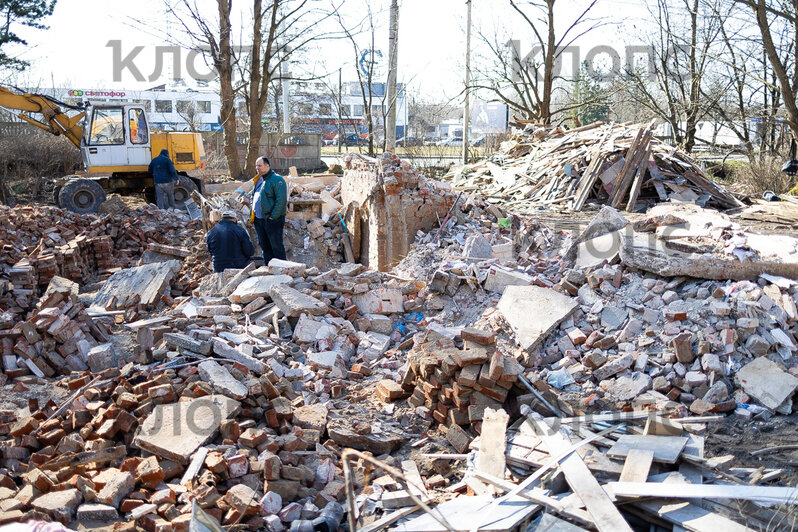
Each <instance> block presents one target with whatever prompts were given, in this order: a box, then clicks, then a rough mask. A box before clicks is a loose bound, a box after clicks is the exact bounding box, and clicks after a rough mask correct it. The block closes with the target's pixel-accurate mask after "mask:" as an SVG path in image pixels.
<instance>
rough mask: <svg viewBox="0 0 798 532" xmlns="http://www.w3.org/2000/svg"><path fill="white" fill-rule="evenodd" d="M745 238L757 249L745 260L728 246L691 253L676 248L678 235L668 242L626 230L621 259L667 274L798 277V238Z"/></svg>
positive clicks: (720, 277)
mask: <svg viewBox="0 0 798 532" xmlns="http://www.w3.org/2000/svg"><path fill="white" fill-rule="evenodd" d="M742 238H743V239H742V240H741V242H744V243H745V245H747V247H748V248H750V249H751V250H752V251H753V252H756V253H755V254H754V255H753V256H750V257H748V258H747V259H746V260H744V261H741V260H740V259H738V258H737V257H736V256H735V255H734V254H732V253H727V252H725V250H724V251H718V252H701V253H690V252H686V251H680V250H678V249H675V248H674V246H675V245H676V244H675V243H674V241H675V240H674V239H671V240H669V241H668V243H667V244H666V242H665V241H663V240H661V239H659V238H657V237H655V236H653V235H651V234H643V233H632V234H624V238H623V244H622V245H621V261H622V262H623V263H624V264H625V265H627V266H629V267H631V268H637V269H639V270H643V271H647V272H651V273H655V274H657V275H660V276H663V277H679V276H688V277H695V278H698V279H732V280H742V279H755V278H757V277H759V276H760V275H762V274H770V275H777V276H781V277H787V278H790V279H795V278H798V239H796V238H794V237H790V236H785V235H755V234H751V233H744V237H742Z"/></svg>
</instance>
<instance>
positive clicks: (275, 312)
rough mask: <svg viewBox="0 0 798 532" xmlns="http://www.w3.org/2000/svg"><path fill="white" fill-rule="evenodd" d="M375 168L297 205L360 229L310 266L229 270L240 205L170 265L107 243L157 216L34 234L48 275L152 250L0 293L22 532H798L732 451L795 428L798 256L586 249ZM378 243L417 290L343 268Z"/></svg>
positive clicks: (295, 251)
mask: <svg viewBox="0 0 798 532" xmlns="http://www.w3.org/2000/svg"><path fill="white" fill-rule="evenodd" d="M610 131H615V132H616V133H617V128H613V129H610ZM588 132H589V131H588V130H582V134H587V133H588ZM641 138H642V137H641ZM575 149H577V148H575ZM663 160H664V159H663ZM349 162H350V164H349V167H348V168H347V173H345V175H344V182H343V183H342V182H340V181H338V180H337V178H335V180H333V179H330V180H329V181H330V182H329V183H326V184H323V185H322V186H321V188H320V189H319V191H317V192H313V191H312V189H313V188H315V187H316V185H302V186H303V187H305V189H304V190H303V191H300V192H299V195H298V196H295V197H297V198H298V199H302V198H304V199H315V197H307V195H308V194H317V193H318V194H321V193H323V192H325V191H327V192H329V193H330V195H331V197H332V198H333V199H334V200H335V201H338V200H337V199H336V198H335V196H336V194H335V193H333V192H331V191H336V189H340V190H342V191H343V190H348V191H347V192H346V194H343V193H342V198H343V196H344V195H346V196H347V199H349V194H350V193H352V194H355V195H358V194H359V195H360V197H361V198H362V201H356V200H351V201H347V202H339V203H340V205H339V206H338V207H337V208H336V209H334V210H330V211H329V212H327V213H326V214H327V215H326V216H325V213H324V212H322V213H321V216H319V211H318V210H313V212H312V214H308V215H307V218H302V219H300V218H298V217H296V216H295V217H294V219H293V222H291V223H296V224H297V227H295V228H293V229H291V231H296V232H297V234H298V235H299V236H298V237H297V238H298V239H296V240H293V241H292V244H293V245H292V246H291V249H290V251H289V256H290V257H291V258H292V259H294V260H287V261H283V260H277V259H275V260H272V261H270V262H269V264H267V265H263V266H260V265H256V264H250V265H249V266H247V267H246V268H244V269H241V270H226V271H225V272H222V273H213V272H211V271H210V270H209V268H208V259H207V257H206V252H205V246H204V243H203V238H204V233H203V232H202V231H199V230H198V229H199V226H200V225H201V224H203V223H204V224H206V225H207V224H209V223H212V221H213V219H214V217H215V216H216V210H217V209H218V208H219V207H221V206H222V205H223V204H227V205H228V206H234V207H236V208H237V209H238V210H239V212H241V213H242V214H245V213H246V212H247V208H246V206H244V205H242V204H241V203H239V202H238V199H239V198H238V196H237V194H238V193H237V192H234V191H227V192H223V193H222V194H221V195H217V196H209V197H202V196H197V200H198V201H197V204H198V205H199V207H200V210H201V214H199V215H198V221H197V222H188V217H187V216H186V215H183V214H168V215H164V216H166V218H165V219H166V220H173V221H174V223H175V224H177V225H179V226H180V228H179V229H175V230H174V231H175V232H174V233H170V234H169V235H170V238H169V240H168V241H164V240H161V239H159V240H157V241H152V242H147V245H140V246H135V245H133V244H131V243H130V242H133V241H134V239H132V237H131V236H130V235H136V233H134V232H129V231H128V230H120V231H119V232H118V233H117V234H116V236H112V235H110V234H108V233H107V232H108V231H109V230H111V231H112V230H113V229H112V228H113V227H114V224H117V223H118V222H116V221H115V220H117V219H120V220H124V221H123V222H121V223H122V225H123V226H124V224H125V223H127V221H130V227H131V228H137V227H138V228H140V227H141V226H142V225H144V224H145V223H146V222H147V220H148V217H150V218H152V219H155V218H157V217H158V216H159V214H156V213H152V214H151V213H149V210H148V209H145V210H142V211H139V212H138V214H135V213H134V214H119V213H117V214H112V215H106V216H108V217H105V218H104V217H102V216H101V217H91V216H90V217H85V219H84V218H77V219H76V221H75V222H74V223H75V224H76V225H75V228H76V229H72V231H73V234H71V235H70V234H69V233H68V232H66V233H65V232H64V231H65V230H63V229H62V230H59V231H46V232H45V233H46V234H47V236H46V238H45V235H44V234H42V235H39V236H38V237H37V235H36V232H35V230H32V231H31V232H30V235H31V237H30V238H28V240H26V244H25V246H26V248H25V249H22V250H19V249H16V245H15V244H12V245H11V247H12V248H14V249H5V250H4V251H3V252H4V253H7V254H8V255H7V256H9V257H11V256H13V257H14V258H13V259H11V262H13V263H15V264H16V263H17V262H18V261H19V260H28V259H27V258H33V257H35V258H36V260H38V258H39V257H40V254H39V251H38V250H36V249H35V248H36V247H37V246H38V245H39V243H40V242H44V243H43V244H42V245H41V248H42V249H45V248H52V247H53V246H54V245H56V244H59V241H58V239H55V238H54V236H55V235H56V234H58V235H59V238H61V239H63V240H64V242H68V241H70V240H73V239H75V238H78V237H79V235H81V234H86V235H90V236H88V237H87V238H103V237H107V238H110V240H111V241H110V245H111V246H112V248H110V249H112V250H113V251H112V253H115V252H116V250H118V249H119V250H121V249H130V250H134V251H131V252H130V256H129V260H128V259H125V260H126V261H128V263H127V264H126V266H125V267H120V265H119V263H116V264H115V266H114V268H118V270H117V271H102V272H99V271H97V270H96V269H90V270H89V272H90V275H92V276H95V277H90V278H88V279H86V280H82V279H81V280H79V281H76V282H73V281H70V280H69V279H67V278H65V277H66V276H65V275H63V270H62V269H57V270H56V271H55V272H54V273H53V275H51V276H50V277H49V278H48V281H47V283H44V282H43V281H42V279H43V278H44V277H45V276H46V275H49V270H44V271H45V273H44V274H43V273H42V270H38V271H37V273H36V277H33V276H31V277H30V278H28V277H24V278H23V277H22V276H20V274H16V275H11V276H10V278H8V279H6V278H0V312H2V313H0V342H2V343H1V344H0V345H1V347H2V364H3V366H2V367H3V371H4V373H3V377H1V378H6V379H8V383H7V384H5V385H4V386H3V393H4V394H5V395H7V396H8V397H11V398H12V400H13V402H4V403H3V406H2V407H0V525H2V524H5V523H9V522H16V521H24V520H27V519H42V520H48V521H51V520H54V521H60V522H62V523H65V524H67V525H68V526H70V527H72V528H73V529H77V528H78V527H85V526H87V524H88V523H89V522H90V521H96V520H99V521H103V522H105V523H106V524H107V523H113V529H114V530H116V531H133V530H136V529H137V528H138V529H144V530H157V531H180V530H188V529H189V526H191V525H192V523H193V526H196V525H197V524H198V523H200V522H202V521H203V520H204V521H205V522H210V523H213V524H220V525H223V526H225V527H228V528H236V529H244V528H246V529H249V530H267V531H269V532H283V531H284V530H286V529H289V528H290V529H292V530H294V531H295V532H296V531H303V532H304V531H309V530H311V529H321V528H323V529H325V530H328V531H332V530H337V529H338V525H339V522H340V520H341V519H342V517H343V516H344V514H345V516H346V519H347V520H348V521H349V529H350V530H355V529H357V530H365V531H366V532H378V531H380V530H383V529H386V528H388V527H391V528H393V529H395V530H404V531H407V532H411V531H414V532H438V531H440V532H444V531H445V530H457V531H470V530H494V531H497V532H498V531H505V530H506V531H510V530H530V531H531V530H547V529H551V528H553V527H558V528H559V529H564V530H568V529H575V530H580V529H598V530H613V531H616V530H632V529H643V528H648V527H650V524H651V523H657V524H659V525H662V524H663V523H670V524H672V525H673V526H674V528H676V527H681V528H683V529H687V530H718V529H723V530H727V529H728V530H743V529H745V526H747V527H751V528H754V529H757V528H761V529H765V528H767V527H768V526H771V527H772V523H775V522H780V520H781V519H784V518H786V516H787V515H788V514H789V510H790V508H789V507H790V505H793V504H795V501H796V500H798V498H796V495H798V492H796V490H795V488H789V487H784V486H780V485H778V483H779V482H782V483H783V484H789V483H790V478H791V477H789V475H791V474H792V472H791V471H790V470H788V469H787V468H786V467H785V468H782V467H773V464H772V462H770V463H768V462H765V463H764V464H762V463H760V462H758V460H759V459H758V458H757V461H754V460H753V458H756V457H752V459H751V462H750V463H752V464H753V465H754V466H755V467H741V466H739V465H738V462H740V463H742V462H741V461H740V453H739V452H738V453H737V456H735V455H730V454H729V455H726V454H725V453H726V452H731V451H732V449H730V450H729V451H726V450H724V451H723V452H722V453H716V454H721V456H710V454H711V452H712V451H711V450H712V449H713V447H712V443H711V441H712V440H711V438H713V437H714V436H715V435H714V434H712V432H711V429H710V428H709V427H711V426H712V424H723V426H724V427H725V428H726V429H727V430H733V429H734V425H735V423H736V424H739V425H740V426H741V427H749V426H750V427H753V428H756V429H762V430H761V431H760V432H759V433H758V434H759V435H760V436H762V435H764V434H765V433H766V430H765V427H767V426H768V425H767V423H768V422H770V423H773V422H774V421H776V420H778V419H780V418H779V417H774V416H777V415H778V416H781V415H790V414H792V410H793V397H794V394H795V392H796V390H798V355H796V353H798V344H796V337H797V336H796V335H798V309H796V304H795V299H796V297H798V282H796V281H794V280H792V279H794V278H795V277H798V272H794V271H793V270H792V268H793V262H794V259H793V256H795V255H798V253H793V251H794V250H796V249H798V244H797V243H798V241H797V240H796V239H792V238H787V237H779V238H778V239H776V240H774V241H773V242H771V241H770V240H768V239H766V238H764V237H762V236H761V235H757V234H755V233H752V232H750V231H747V230H745V228H743V227H741V226H739V225H737V224H736V223H735V222H733V221H732V220H731V219H730V218H729V217H727V216H725V215H721V214H719V213H717V212H715V211H709V210H704V209H701V208H699V207H696V206H689V205H668V206H660V207H658V208H657V209H656V210H652V211H650V212H649V213H648V216H647V217H640V216H635V215H629V218H630V219H629V220H627V218H626V217H624V216H622V215H621V214H620V213H618V212H617V211H616V210H615V209H613V208H611V207H605V208H603V209H602V210H601V212H599V213H598V214H597V215H596V216H595V217H594V219H593V220H592V221H591V222H590V224H588V225H587V227H586V228H584V229H583V230H581V231H580V232H575V233H573V234H568V233H566V232H563V231H561V230H558V229H555V228H553V227H551V226H549V225H547V223H546V222H545V221H544V220H541V219H529V218H522V217H520V216H518V215H516V214H513V213H512V206H510V207H506V206H501V207H499V206H498V205H495V204H493V203H491V202H490V199H489V200H488V201H486V200H483V199H482V198H480V197H479V196H477V195H471V196H467V197H464V198H459V199H458V201H457V202H456V203H455V198H454V197H453V194H452V192H451V190H450V189H449V187H447V186H446V185H442V186H439V185H438V184H436V183H433V182H427V181H419V182H418V183H416V184H415V185H409V183H410V181H412V180H413V179H415V177H416V174H415V170H414V169H412V167H410V166H409V165H407V164H406V163H404V162H402V161H401V160H400V159H397V158H395V157H393V156H390V155H386V156H384V157H381V158H380V159H378V160H363V159H360V158H357V157H352V158H349ZM660 168H661V167H660ZM298 179H307V180H309V181H307V183H313V182H314V181H313V179H314V178H312V177H310V178H298ZM348 179H352V180H353V181H352V182H348V181H347V180H348ZM408 180H410V181H408ZM318 182H321V183H325V182H324V180H322V179H320V180H318ZM358 183H359V185H358ZM396 183H404V185H407V186H404V187H400V188H403V190H402V191H399V190H398V189H396V187H395V186H394V185H396ZM236 186H238V184H237V185H236ZM348 187H349V188H348ZM438 192H440V193H441V197H440V198H438V199H435V200H432V199H429V198H430V197H431V195H432V194H433V193H438ZM225 194H226V195H225ZM303 194H305V196H303ZM460 200H462V201H460ZM453 203H454V204H455V207H454V208H452V209H451V210H450V207H451V206H452V204H453ZM314 205H316V204H314ZM409 205H415V206H416V207H418V209H417V210H418V211H419V213H421V211H424V212H426V213H427V214H424V215H423V216H425V217H432V218H435V215H436V214H437V215H438V216H439V217H440V219H441V223H442V226H443V227H442V228H439V227H438V226H435V225H434V224H431V225H430V224H427V225H426V227H415V226H414V224H415V223H416V222H415V221H413V220H414V219H415V218H418V217H420V216H418V213H413V216H406V215H404V216H399V215H398V213H399V210H401V209H408V208H410V207H408V206H409ZM397 208H399V210H396V209H397ZM21 209H25V208H21ZM314 209H315V207H314ZM438 209H442V213H441V212H439V210H438ZM17 210H20V209H17ZM308 210H309V209H308ZM358 210H359V211H358ZM304 211H305V209H304V207H303V208H301V209H299V210H298V211H295V212H304ZM24 212H25V213H26V214H25V215H26V216H31V213H30V212H29V211H24ZM53 212H54V213H58V212H59V211H53ZM339 213H340V217H339V216H338V215H339ZM441 214H442V215H441ZM15 216H16V215H15ZM137 216H138V217H139V218H140V219H139V220H138V224H137V223H136V217H137ZM301 216H302V217H304V216H306V215H305V214H302V215H301ZM391 216H394V219H393V220H388V218H390V217H391ZM172 217H174V218H172ZM199 218H203V220H201V221H200V220H199ZM34 219H35V218H34ZM379 220H384V221H385V223H386V225H385V229H388V230H385V231H383V232H382V233H379V234H380V238H381V239H382V240H376V241H375V242H374V245H376V246H377V247H376V248H374V249H373V250H371V251H368V252H367V253H368V254H371V253H372V251H373V252H374V253H373V254H372V256H373V257H375V265H376V264H378V263H382V264H389V263H390V262H391V261H393V260H395V259H398V258H401V256H402V254H403V253H404V252H403V253H397V254H394V252H396V251H397V250H400V249H403V248H404V247H406V252H407V256H404V258H403V259H402V260H401V262H400V263H399V264H398V265H397V266H396V267H394V268H393V269H392V270H391V271H390V272H381V271H376V270H374V269H369V268H368V267H366V266H364V265H361V264H357V263H354V262H347V263H343V264H340V263H339V264H336V265H335V267H334V268H328V267H321V266H319V265H318V264H322V263H324V262H326V261H328V260H329V259H331V258H334V257H337V256H339V254H340V256H344V255H346V254H347V251H346V246H345V242H348V243H349V244H350V245H352V244H354V243H355V237H356V236H357V235H355V234H354V233H355V232H356V231H359V230H361V229H363V228H364V227H375V228H378V223H379ZM389 221H390V223H388V222H389ZM353 222H356V223H353ZM630 222H631V223H630ZM153 223H154V224H155V226H156V227H158V224H159V223H160V222H158V221H157V220H156V221H153ZM92 224H96V225H95V226H93V225H92ZM311 224H314V226H316V228H317V229H318V231H316V233H315V235H314V234H308V232H309V231H311ZM375 224H376V225H375ZM44 226H47V227H49V225H47V224H43V227H44ZM410 226H413V232H412V233H409V234H408V235H405V236H404V237H402V238H401V239H400V240H399V241H396V242H394V241H392V239H393V238H394V235H395V233H396V231H394V230H393V229H390V228H394V229H396V228H398V227H404V228H407V227H410ZM65 227H66V226H65ZM90 227H99V228H100V229H98V233H96V234H94V233H90V232H89V231H90V229H89V228H90ZM156 231H157V229H156ZM350 231H352V233H350ZM161 232H162V233H164V234H167V233H166V231H165V229H164V227H163V226H161ZM16 234H18V235H21V234H26V233H24V231H21V230H20V232H18V233H16ZM143 234H145V235H146V232H145V233H143ZM374 234H377V233H374ZM346 235H350V236H352V240H350V239H349V238H347V237H346ZM413 235H415V241H414V242H411V238H412V237H413ZM371 236H373V234H371V230H370V229H369V230H368V231H365V232H364V233H363V234H361V235H360V237H361V238H371ZM20 238H22V237H20ZM26 238H27V237H26ZM115 238H116V239H117V240H114V239H115ZM290 238H293V237H290ZM305 238H307V240H305ZM46 239H50V240H51V241H52V243H50V242H47V241H46ZM303 241H304V242H305V243H302V244H300V242H303ZM774 242H775V243H774ZM59 245H63V244H59ZM122 246H124V247H122ZM380 246H382V247H380ZM355 248H356V249H359V250H366V249H368V246H361V245H356V246H355ZM322 250H326V251H322ZM330 250H334V253H332V254H331V253H330ZM353 250H354V249H350V251H353ZM379 250H383V251H385V253H384V254H383V256H382V258H380V253H381V252H380V251H379ZM34 251H36V252H35V253H34ZM314 253H315V254H322V255H324V256H323V257H322V259H319V260H316V259H318V257H316V259H314V258H313V257H307V260H305V255H304V254H314ZM13 254H16V255H13ZM26 257H27V258H26ZM298 258H301V260H299V259H298ZM386 261H387V262H386ZM37 264H38V263H37ZM78 283H83V284H82V286H81V285H80V284H78ZM29 286H32V287H33V288H28V287H29ZM34 289H35V290H42V292H43V293H42V295H41V296H38V293H35V292H33V290H34ZM18 290H21V291H22V292H19V293H18V292H17V291H18ZM26 290H28V292H25V291H26ZM20 298H21V299H24V301H18V300H20ZM21 302H24V303H25V304H26V305H25V306H23V305H20V303H21ZM29 303H30V304H29ZM47 368H49V369H50V370H52V372H50V371H49V370H47ZM41 390H46V393H45V394H44V395H40V393H41ZM599 411H601V412H602V413H601V414H594V413H595V412H599ZM591 414H592V415H591ZM727 419H728V420H732V421H731V422H728V423H724V420H727ZM781 419H787V420H789V419H790V418H781ZM771 428H772V426H771ZM734 450H735V451H737V449H734ZM745 462H746V463H748V461H747V459H746V460H745ZM760 466H761V467H760ZM499 495H504V496H502V497H497V496H499ZM674 499H676V500H674ZM739 501H744V502H745V504H746V509H745V513H744V514H742V513H741V512H740V507H739V504H740V502H739ZM743 515H744V516H745V517H743ZM530 519H534V521H532V524H531V525H530V528H522V527H526V526H527V523H528V522H529V520H530ZM314 523H315V524H314ZM744 525H745V526H744ZM316 527H318V528H316Z"/></svg>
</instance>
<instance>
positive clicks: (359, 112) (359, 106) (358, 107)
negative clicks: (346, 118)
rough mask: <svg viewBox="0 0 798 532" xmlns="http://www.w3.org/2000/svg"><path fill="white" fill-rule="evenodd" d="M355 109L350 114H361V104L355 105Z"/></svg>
mask: <svg viewBox="0 0 798 532" xmlns="http://www.w3.org/2000/svg"><path fill="white" fill-rule="evenodd" d="M354 107H355V110H354V112H353V113H352V116H363V106H362V105H355V106H354Z"/></svg>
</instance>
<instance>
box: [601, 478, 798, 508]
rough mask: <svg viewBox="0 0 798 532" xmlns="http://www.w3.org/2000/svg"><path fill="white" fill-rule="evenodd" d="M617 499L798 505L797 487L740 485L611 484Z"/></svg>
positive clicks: (609, 484) (609, 485) (608, 486)
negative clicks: (737, 501) (743, 501)
mask: <svg viewBox="0 0 798 532" xmlns="http://www.w3.org/2000/svg"><path fill="white" fill-rule="evenodd" d="M606 487H607V488H609V489H610V490H611V491H612V493H614V494H615V496H616V497H660V498H664V499H708V498H709V499H740V500H746V501H759V502H763V503H767V504H789V505H796V504H798V488H790V487H781V486H745V485H739V484H736V485H735V484H684V483H667V482H666V483H662V482H610V483H608V484H606Z"/></svg>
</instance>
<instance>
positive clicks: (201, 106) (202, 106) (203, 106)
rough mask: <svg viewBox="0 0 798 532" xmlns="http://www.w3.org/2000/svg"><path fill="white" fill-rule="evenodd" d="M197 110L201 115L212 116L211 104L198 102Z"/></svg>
mask: <svg viewBox="0 0 798 532" xmlns="http://www.w3.org/2000/svg"><path fill="white" fill-rule="evenodd" d="M197 109H198V110H199V112H200V113H203V114H206V115H208V114H211V102H197Z"/></svg>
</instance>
